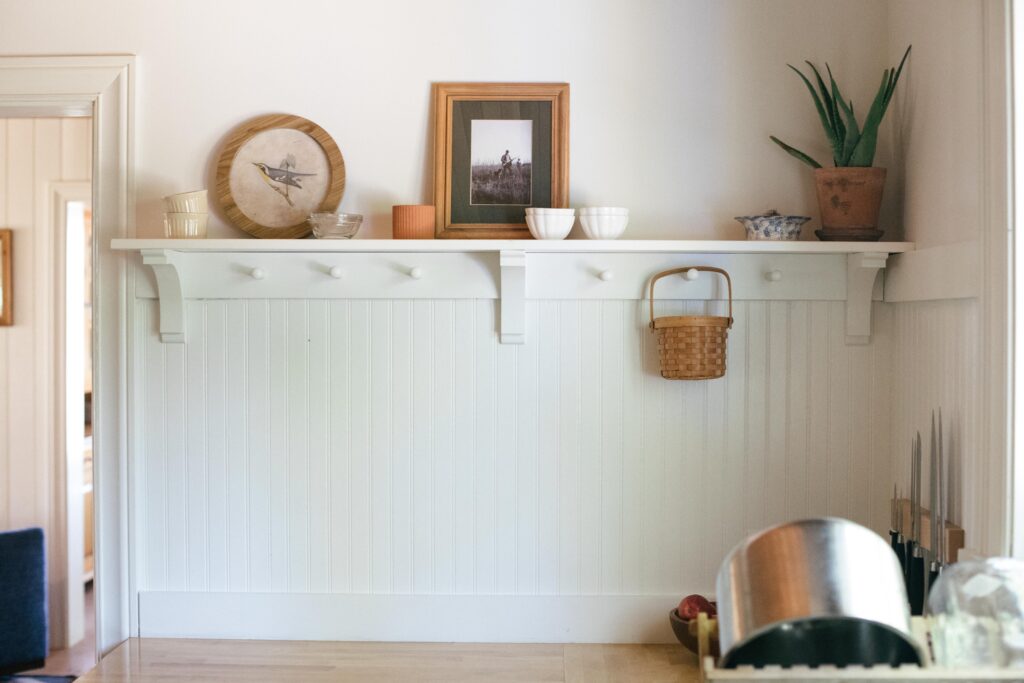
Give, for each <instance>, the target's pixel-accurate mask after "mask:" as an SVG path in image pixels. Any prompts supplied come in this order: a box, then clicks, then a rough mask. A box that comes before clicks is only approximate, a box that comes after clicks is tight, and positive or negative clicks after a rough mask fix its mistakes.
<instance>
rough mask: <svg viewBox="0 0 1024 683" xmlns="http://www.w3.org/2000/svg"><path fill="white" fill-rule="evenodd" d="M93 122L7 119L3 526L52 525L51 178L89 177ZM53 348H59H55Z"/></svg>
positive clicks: (0, 394) (2, 148)
mask: <svg viewBox="0 0 1024 683" xmlns="http://www.w3.org/2000/svg"><path fill="white" fill-rule="evenodd" d="M91 124H92V122H91V119H84V118H82V119H0V227H9V228H13V229H14V240H13V241H14V268H13V270H14V325H13V326H11V327H0V529H11V528H20V527H24V526H30V525H39V526H42V527H44V528H46V527H47V525H48V520H49V511H50V502H51V496H50V490H51V489H50V487H51V482H52V479H51V476H52V475H51V466H52V463H53V462H54V455H53V452H52V449H53V448H54V443H53V437H52V432H53V420H54V419H55V415H54V412H53V406H52V405H50V404H49V403H48V399H51V398H52V396H53V394H52V393H51V392H49V391H47V390H46V387H48V386H50V385H52V382H53V381H54V378H53V376H52V375H51V374H50V373H51V372H52V369H51V368H50V367H49V363H47V358H46V356H45V355H44V354H43V353H42V349H44V348H46V347H47V345H48V344H52V343H53V340H48V339H46V338H45V336H44V335H43V330H44V329H46V328H45V325H44V323H45V316H48V315H52V308H51V306H50V301H49V299H48V295H49V294H50V293H52V285H51V286H50V288H49V289H47V283H45V282H41V281H40V280H42V279H44V278H41V277H40V273H41V272H43V269H44V267H45V264H46V263H47V262H48V261H49V260H50V259H52V258H53V253H52V251H51V247H52V244H53V238H52V235H51V234H50V226H48V225H47V224H46V220H45V215H46V202H47V201H48V197H47V183H48V182H51V181H57V180H89V177H90V174H91V169H92V162H91V149H92V129H91ZM51 348H52V347H51Z"/></svg>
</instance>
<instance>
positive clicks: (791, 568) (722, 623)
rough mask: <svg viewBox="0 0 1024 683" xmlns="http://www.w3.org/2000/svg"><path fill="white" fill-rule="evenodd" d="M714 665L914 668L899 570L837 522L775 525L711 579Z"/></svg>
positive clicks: (876, 543) (916, 660) (878, 546)
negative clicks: (717, 651)
mask: <svg viewBox="0 0 1024 683" xmlns="http://www.w3.org/2000/svg"><path fill="white" fill-rule="evenodd" d="M717 592H718V629H719V638H720V641H721V642H720V644H721V649H722V653H723V656H722V665H723V666H725V667H736V666H740V665H744V664H752V665H755V666H763V665H770V664H779V665H782V666H792V665H795V664H807V665H809V666H818V665H822V664H835V665H838V666H843V665H848V664H864V665H871V664H890V665H898V664H902V663H911V664H920V663H921V662H922V661H923V657H922V651H921V646H920V644H919V643H918V642H917V641H916V639H915V638H914V637H913V636H912V635H911V630H910V612H909V609H908V605H907V595H906V589H905V587H904V583H903V574H902V572H901V571H900V566H899V562H898V561H897V559H896V555H895V554H894V553H893V551H892V549H891V548H890V547H889V544H888V543H886V542H885V541H884V540H883V539H882V538H881V537H880V536H878V535H877V534H875V533H874V532H873V531H871V530H869V529H866V528H864V527H862V526H860V525H859V524H855V523H853V522H850V521H848V520H844V519H833V518H821V519H808V520H804V521H800V522H792V523H788V524H781V525H779V526H775V527H772V528H770V529H766V530H765V531H762V532H760V533H758V534H755V535H754V536H751V537H750V538H748V539H747V540H745V541H743V542H742V543H740V544H739V545H738V546H736V547H735V548H734V549H733V550H732V552H730V553H729V555H728V556H727V557H726V558H725V561H724V562H723V563H722V567H721V569H719V571H718V585H717Z"/></svg>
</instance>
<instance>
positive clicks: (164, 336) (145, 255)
mask: <svg viewBox="0 0 1024 683" xmlns="http://www.w3.org/2000/svg"><path fill="white" fill-rule="evenodd" d="M141 252H142V262H143V263H144V264H145V265H147V266H149V267H150V268H151V269H152V270H153V275H154V276H155V277H156V291H157V296H158V297H159V306H160V341H162V342H164V343H167V344H184V343H185V302H184V299H183V298H182V295H181V277H180V276H179V274H178V267H177V266H176V265H175V263H174V260H173V259H172V258H171V256H170V252H168V251H167V250H166V249H142V250H141Z"/></svg>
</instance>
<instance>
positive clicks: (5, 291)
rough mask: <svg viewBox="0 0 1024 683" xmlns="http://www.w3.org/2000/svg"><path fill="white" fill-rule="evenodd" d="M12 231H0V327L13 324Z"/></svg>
mask: <svg viewBox="0 0 1024 683" xmlns="http://www.w3.org/2000/svg"><path fill="white" fill-rule="evenodd" d="M13 241H14V231H13V230H11V229H10V228H4V229H2V230H0V327H6V326H9V325H13V324H14V291H13V290H12V287H13V286H14V285H13V283H14V275H13V273H12V272H11V268H12V266H13V265H14V256H13V253H12V251H11V248H12V247H11V245H12V243H13Z"/></svg>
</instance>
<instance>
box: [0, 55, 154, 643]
mask: <svg viewBox="0 0 1024 683" xmlns="http://www.w3.org/2000/svg"><path fill="white" fill-rule="evenodd" d="M134 74H135V58H134V57H133V56H131V55H73V56H48V57H40V56H34V57H0V107H3V108H4V109H6V108H8V107H34V108H37V109H39V110H45V111H53V112H54V115H63V114H64V113H66V112H68V111H85V110H89V111H92V112H93V150H94V154H93V162H92V163H93V183H94V195H93V230H94V233H93V235H94V244H93V267H94V280H93V340H94V344H93V369H94V372H95V376H94V380H95V387H94V389H95V391H94V399H93V429H94V432H93V454H94V458H93V471H94V475H93V481H94V483H95V491H96V494H95V495H96V498H95V504H96V517H95V521H94V527H95V534H96V575H95V580H96V649H97V651H98V652H101V653H102V652H107V651H109V650H110V649H112V648H113V647H114V646H116V645H117V644H118V643H120V642H121V641H122V640H124V639H125V638H127V637H128V636H129V635H130V631H131V629H132V628H136V629H137V624H136V623H135V618H136V615H137V613H138V611H137V610H136V609H134V606H135V604H136V598H135V595H134V582H133V579H132V564H133V560H134V558H133V555H132V546H131V544H130V543H129V536H130V535H131V533H132V532H133V528H134V520H133V516H132V515H130V514H129V504H130V501H129V490H128V488H129V487H128V484H127V481H128V465H127V462H128V442H129V437H128V433H129V430H130V427H129V425H128V424H127V410H126V406H127V405H128V400H129V388H128V386H127V384H126V372H127V371H128V370H129V366H130V364H131V358H126V357H125V356H124V355H123V353H124V349H125V348H126V343H127V340H126V329H127V320H128V318H129V317H130V315H131V312H130V309H128V308H127V296H126V293H127V289H126V284H127V271H126V269H125V259H124V258H123V257H122V256H121V255H120V254H118V253H116V252H114V251H113V250H111V249H110V247H109V244H110V243H111V240H113V239H115V238H118V237H127V236H130V235H133V234H134V232H135V228H134V220H135V208H134V206H135V200H134V178H133V174H134V166H135V158H134V132H133V127H134V124H133V117H134V109H135V108H134V97H135V93H134V78H135V76H134ZM50 514H52V511H51V513H50ZM47 542H48V545H50V547H52V544H54V543H59V542H62V539H55V538H53V535H52V534H51V536H50V538H48V540H47Z"/></svg>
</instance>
